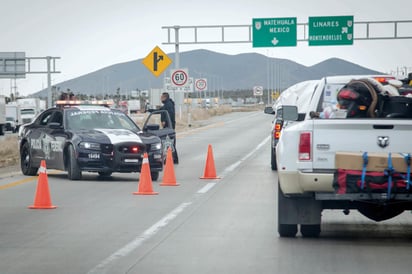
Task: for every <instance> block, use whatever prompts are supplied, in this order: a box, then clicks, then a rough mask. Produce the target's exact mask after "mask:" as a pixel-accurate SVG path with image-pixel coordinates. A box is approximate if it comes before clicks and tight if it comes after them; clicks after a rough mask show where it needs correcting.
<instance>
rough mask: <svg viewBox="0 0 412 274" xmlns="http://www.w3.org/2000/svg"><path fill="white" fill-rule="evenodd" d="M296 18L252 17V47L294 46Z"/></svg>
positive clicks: (295, 41)
mask: <svg viewBox="0 0 412 274" xmlns="http://www.w3.org/2000/svg"><path fill="white" fill-rule="evenodd" d="M296 43H297V27H296V18H295V17H291V18H255V19H253V47H285V46H296Z"/></svg>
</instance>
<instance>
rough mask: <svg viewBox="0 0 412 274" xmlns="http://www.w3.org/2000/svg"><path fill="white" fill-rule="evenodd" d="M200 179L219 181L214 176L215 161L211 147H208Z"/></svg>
mask: <svg viewBox="0 0 412 274" xmlns="http://www.w3.org/2000/svg"><path fill="white" fill-rule="evenodd" d="M200 179H220V177H217V176H216V168H215V160H214V159H213V151H212V145H209V146H208V149H207V158H206V165H205V171H204V175H203V176H202V177H200Z"/></svg>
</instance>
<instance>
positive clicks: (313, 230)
mask: <svg viewBox="0 0 412 274" xmlns="http://www.w3.org/2000/svg"><path fill="white" fill-rule="evenodd" d="M300 233H301V234H302V236H303V237H305V238H317V237H319V234H320V224H317V225H300Z"/></svg>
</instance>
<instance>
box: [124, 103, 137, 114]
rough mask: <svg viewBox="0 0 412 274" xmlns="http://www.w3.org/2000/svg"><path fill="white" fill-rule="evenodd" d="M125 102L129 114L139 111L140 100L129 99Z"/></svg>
mask: <svg viewBox="0 0 412 274" xmlns="http://www.w3.org/2000/svg"><path fill="white" fill-rule="evenodd" d="M127 104H128V109H129V113H130V114H133V113H139V112H140V100H129V101H128V102H127Z"/></svg>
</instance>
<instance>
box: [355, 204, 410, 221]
mask: <svg viewBox="0 0 412 274" xmlns="http://www.w3.org/2000/svg"><path fill="white" fill-rule="evenodd" d="M358 211H359V212H360V213H361V214H362V215H363V216H365V217H367V218H369V219H371V220H374V221H376V222H380V221H384V220H388V219H391V218H393V217H396V216H398V215H399V214H401V213H402V212H403V211H404V209H403V208H402V207H401V206H397V205H395V204H386V205H383V204H382V205H381V204H367V203H362V204H359V206H358Z"/></svg>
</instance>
